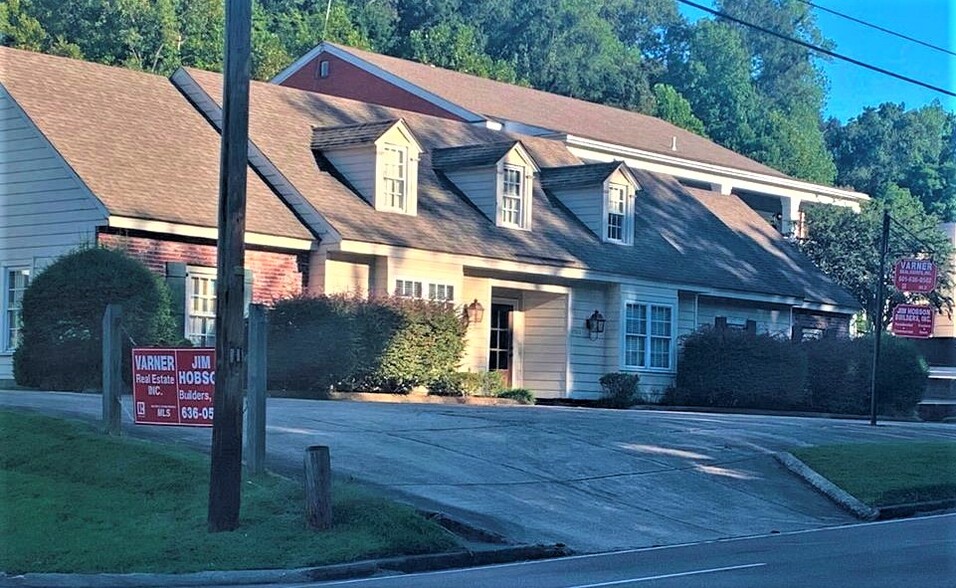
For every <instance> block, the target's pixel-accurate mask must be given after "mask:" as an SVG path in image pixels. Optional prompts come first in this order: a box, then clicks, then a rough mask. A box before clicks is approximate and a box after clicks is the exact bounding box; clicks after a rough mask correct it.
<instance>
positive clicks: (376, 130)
mask: <svg viewBox="0 0 956 588" xmlns="http://www.w3.org/2000/svg"><path fill="white" fill-rule="evenodd" d="M397 122H398V119H394V120H384V121H379V122H369V123H359V124H354V125H341V126H335V127H315V128H314V129H312V148H313V149H328V148H330V147H346V146H349V145H362V144H366V143H374V142H375V141H376V140H378V138H379V137H381V136H382V135H384V134H385V131H387V130H388V129H390V128H392V127H393V126H394V125H395V123H397Z"/></svg>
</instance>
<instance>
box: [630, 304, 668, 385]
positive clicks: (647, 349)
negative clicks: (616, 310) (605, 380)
mask: <svg viewBox="0 0 956 588" xmlns="http://www.w3.org/2000/svg"><path fill="white" fill-rule="evenodd" d="M629 305H634V306H644V307H646V308H647V333H646V334H645V335H636V336H640V337H644V340H645V341H646V344H645V346H644V366H636V365H630V364H628V363H627V337H628V332H627V307H628V306H629ZM654 307H658V308H667V309H669V310H670V319H671V320H670V333H671V334H670V336H669V337H668V339H669V341H670V349H669V351H670V353H669V354H668V360H667V361H668V367H666V368H662V367H650V366H651V340H652V339H654V338H655V336H654V335H651V312H652V310H651V309H652V308H654ZM632 336H635V335H632ZM656 338H658V339H663V338H664V337H656ZM620 345H621V352H620V354H619V355H620V361H619V364H620V366H621V369H622V370H624V371H639V372H652V373H659V374H673V373H676V372H677V305H676V304H675V303H673V302H656V301H650V300H638V299H630V300H624V302H623V304H622V305H621V335H620Z"/></svg>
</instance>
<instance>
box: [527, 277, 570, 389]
mask: <svg viewBox="0 0 956 588" xmlns="http://www.w3.org/2000/svg"><path fill="white" fill-rule="evenodd" d="M567 304H568V303H567V296H566V295H564V294H552V293H547V292H524V293H523V295H522V313H523V315H524V333H523V335H524V337H523V343H524V354H523V357H522V381H521V386H522V387H524V388H528V389H530V390H531V391H532V392H534V395H535V396H537V397H539V398H561V397H563V396H564V391H565V379H566V376H567V368H568V356H567V337H568V332H567V311H568V308H567Z"/></svg>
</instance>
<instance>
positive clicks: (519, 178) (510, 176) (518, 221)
mask: <svg viewBox="0 0 956 588" xmlns="http://www.w3.org/2000/svg"><path fill="white" fill-rule="evenodd" d="M501 224H502V225H507V226H512V227H518V228H524V171H523V170H522V169H521V168H520V167H514V166H510V165H506V166H505V167H504V176H503V177H502V186H501Z"/></svg>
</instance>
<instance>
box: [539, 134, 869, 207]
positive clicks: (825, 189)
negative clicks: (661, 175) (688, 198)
mask: <svg viewBox="0 0 956 588" xmlns="http://www.w3.org/2000/svg"><path fill="white" fill-rule="evenodd" d="M555 138H559V139H561V140H563V141H564V142H565V144H567V145H568V146H573V147H579V148H581V149H585V150H589V151H595V152H598V153H603V154H609V155H612V156H619V157H630V158H633V159H638V160H642V161H649V162H652V163H658V164H663V165H667V166H671V167H677V168H682V169H688V170H694V171H700V172H704V173H711V174H715V175H718V176H721V177H722V178H724V179H729V180H731V181H733V180H743V181H750V182H755V183H757V184H761V185H769V186H779V187H781V188H789V189H791V190H797V191H799V192H803V193H807V195H821V196H830V197H832V198H835V199H839V200H849V201H853V202H857V203H859V202H866V201H867V200H869V199H870V197H869V196H868V195H866V194H863V193H862V192H854V191H853V190H843V189H840V188H834V187H832V186H823V185H820V184H813V183H810V182H805V181H803V180H795V179H793V178H782V177H778V176H772V175H767V174H760V173H756V172H749V171H744V170H740V169H736V168H731V167H724V166H722V165H716V164H712V163H704V162H700V161H694V160H692V159H683V158H681V157H674V156H671V155H663V154H661V153H655V152H653V151H645V150H643V149H635V148H634V147H625V146H623V145H615V144H614V143H606V142H604V141H597V140H595V139H587V138H585V137H578V136H576V135H568V134H565V135H559V136H556V137H555ZM719 180H720V178H714V179H713V181H719Z"/></svg>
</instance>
